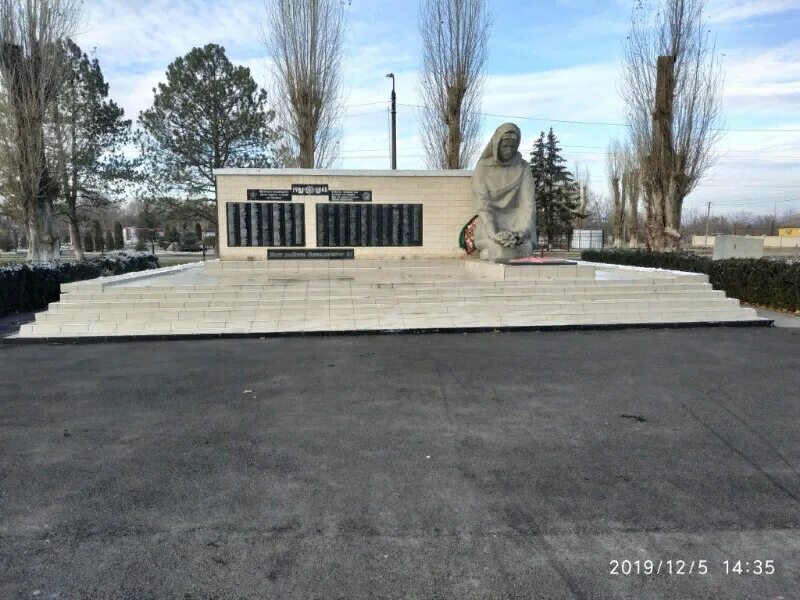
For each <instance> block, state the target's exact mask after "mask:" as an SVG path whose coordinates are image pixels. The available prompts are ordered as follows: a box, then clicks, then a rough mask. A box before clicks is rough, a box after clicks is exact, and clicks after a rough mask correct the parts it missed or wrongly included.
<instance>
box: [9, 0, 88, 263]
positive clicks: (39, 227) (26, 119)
mask: <svg viewBox="0 0 800 600" xmlns="http://www.w3.org/2000/svg"><path fill="white" fill-rule="evenodd" d="M80 19H81V2H80V0H0V169H1V170H2V172H3V182H2V183H3V193H4V195H6V196H7V197H8V198H9V199H10V200H11V201H12V202H13V203H15V204H16V205H17V206H18V207H19V210H20V212H21V214H22V217H23V220H24V222H25V226H26V229H27V232H28V258H29V259H31V260H55V259H57V258H58V256H59V254H60V251H59V249H60V240H59V237H58V233H57V231H56V222H55V214H54V209H53V204H54V202H55V200H56V198H57V197H58V191H59V187H58V182H57V180H56V179H55V178H54V177H53V176H52V175H51V173H50V171H49V170H48V167H47V158H46V152H45V148H46V145H45V120H46V118H47V114H48V110H49V108H50V107H51V105H52V104H53V102H54V101H55V98H56V96H57V94H58V91H59V89H60V87H61V82H62V80H63V77H64V74H65V60H64V54H63V52H62V51H61V46H60V43H61V41H62V40H65V39H66V38H67V37H69V36H71V35H74V34H75V33H76V30H77V28H78V25H79V23H80Z"/></svg>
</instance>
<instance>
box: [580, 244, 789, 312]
mask: <svg viewBox="0 0 800 600" xmlns="http://www.w3.org/2000/svg"><path fill="white" fill-rule="evenodd" d="M581 258H582V259H583V260H588V261H592V262H600V263H609V264H615V265H632V266H637V267H653V268H659V269H671V270H675V271H690V272H693V273H705V274H706V275H708V279H709V281H710V282H711V285H713V286H714V287H715V288H716V289H719V290H724V291H725V294H727V295H728V296H729V297H730V298H738V299H739V300H741V301H742V302H747V303H749V304H757V305H759V306H765V307H768V308H775V309H779V310H789V311H800V263H796V262H795V263H790V262H787V261H783V260H773V259H769V258H757V259H756V258H727V259H724V260H711V259H710V258H709V257H706V256H698V255H696V254H691V253H688V252H646V251H644V250H621V249H617V250H584V251H583V252H582V253H581Z"/></svg>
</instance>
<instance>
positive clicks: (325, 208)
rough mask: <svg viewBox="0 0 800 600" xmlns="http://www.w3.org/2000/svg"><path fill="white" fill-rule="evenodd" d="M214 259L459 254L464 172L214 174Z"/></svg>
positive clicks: (468, 200) (469, 207)
mask: <svg viewBox="0 0 800 600" xmlns="http://www.w3.org/2000/svg"><path fill="white" fill-rule="evenodd" d="M214 173H215V175H216V179H217V215H218V219H219V231H220V237H221V239H220V244H219V252H220V258H222V259H223V260H247V259H255V260H264V259H266V258H267V257H268V256H269V258H303V257H341V258H350V257H354V258H383V257H386V258H400V257H413V256H461V255H463V253H464V251H463V250H462V249H461V248H459V246H458V235H459V233H460V231H461V228H462V227H463V226H464V225H465V224H466V223H467V221H468V220H469V219H470V218H471V217H472V216H474V215H475V208H474V206H473V199H472V192H471V187H470V176H471V175H472V171H390V170H386V171H383V170H381V171H377V170H376V171H366V170H316V169H217V170H215V171H214Z"/></svg>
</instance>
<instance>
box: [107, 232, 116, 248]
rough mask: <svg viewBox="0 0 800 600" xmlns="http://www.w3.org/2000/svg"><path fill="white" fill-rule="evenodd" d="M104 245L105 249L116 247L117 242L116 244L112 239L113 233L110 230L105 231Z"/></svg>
mask: <svg viewBox="0 0 800 600" xmlns="http://www.w3.org/2000/svg"><path fill="white" fill-rule="evenodd" d="M105 246H106V250H113V249H114V248H116V247H117V244H116V242H115V240H114V234H113V233H111V231H110V230H109V231H106V243H105Z"/></svg>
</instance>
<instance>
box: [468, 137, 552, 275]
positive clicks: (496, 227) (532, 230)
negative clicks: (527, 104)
mask: <svg viewBox="0 0 800 600" xmlns="http://www.w3.org/2000/svg"><path fill="white" fill-rule="evenodd" d="M519 142H520V131H519V127H517V126H516V125H514V124H513V123H505V124H503V125H500V127H498V128H497V130H496V131H495V132H494V135H493V136H492V140H491V141H490V142H489V144H488V145H487V146H486V149H485V150H484V151H483V154H481V157H480V159H479V160H478V164H477V166H476V167H475V172H474V173H473V175H472V193H473V195H474V197H475V205H476V208H477V209H478V225H477V227H476V228H475V234H474V240H475V247H476V248H477V249H478V250H479V251H480V258H481V260H487V261H493V262H505V261H508V260H511V259H514V258H523V257H526V256H531V255H532V254H533V248H534V243H533V241H532V236H535V235H536V204H535V201H534V184H533V176H532V175H531V170H530V167H529V166H528V163H527V162H525V160H523V158H522V155H520V153H519V152H518V149H519Z"/></svg>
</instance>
